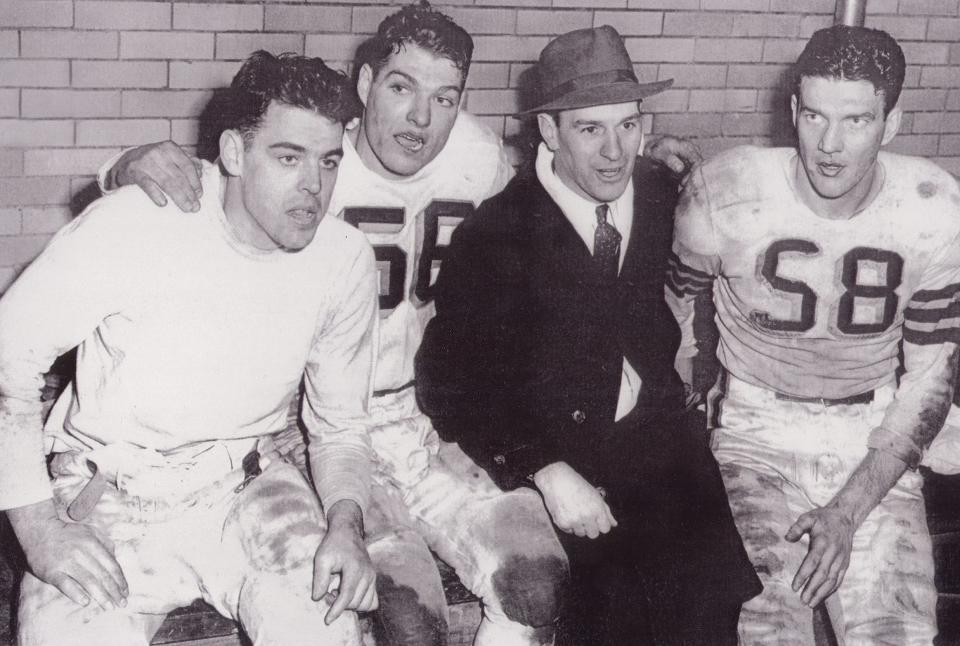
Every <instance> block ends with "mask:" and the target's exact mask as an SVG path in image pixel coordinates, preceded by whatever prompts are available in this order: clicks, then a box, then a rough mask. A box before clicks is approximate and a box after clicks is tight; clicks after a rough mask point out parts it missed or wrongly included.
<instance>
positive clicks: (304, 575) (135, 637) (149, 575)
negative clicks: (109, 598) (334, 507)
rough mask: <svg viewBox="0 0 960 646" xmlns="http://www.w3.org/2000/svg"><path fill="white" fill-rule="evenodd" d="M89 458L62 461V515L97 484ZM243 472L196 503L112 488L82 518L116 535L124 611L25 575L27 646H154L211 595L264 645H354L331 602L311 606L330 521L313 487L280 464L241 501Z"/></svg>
mask: <svg viewBox="0 0 960 646" xmlns="http://www.w3.org/2000/svg"><path fill="white" fill-rule="evenodd" d="M85 464H86V459H85V458H83V456H82V455H81V454H65V456H64V457H63V459H61V458H59V457H58V458H57V459H55V460H54V469H53V470H54V472H55V479H54V487H55V501H56V502H57V505H58V508H59V509H60V510H61V511H62V510H63V509H64V508H65V506H66V505H67V504H69V502H70V501H71V500H72V499H73V498H74V497H75V496H76V494H77V493H78V492H79V490H80V489H81V488H82V487H83V485H84V484H85V483H86V481H87V480H89V477H90V475H91V474H90V472H89V471H86V470H85V469H86V467H85ZM242 479H243V473H242V472H234V473H232V474H229V475H228V476H227V477H226V478H224V479H223V480H221V481H219V482H217V483H214V484H211V485H210V486H208V487H207V488H205V489H204V490H202V493H201V494H200V495H199V496H198V497H197V498H196V499H194V500H193V501H192V502H190V503H189V504H182V503H180V502H177V503H173V504H168V502H167V501H160V500H151V501H145V500H141V499H138V498H135V497H132V496H128V495H126V494H124V493H122V492H119V491H117V490H115V489H108V490H107V492H106V493H105V494H104V495H103V497H102V498H101V499H100V501H99V503H98V504H97V506H96V508H95V509H94V510H93V512H92V513H91V514H90V516H89V517H88V518H87V519H85V520H84V521H83V522H84V523H85V524H87V525H88V526H90V527H91V528H93V529H94V531H97V532H99V533H101V534H102V535H104V536H105V537H108V538H109V539H110V540H111V541H112V542H113V544H114V545H115V556H116V558H117V561H118V562H119V564H120V566H121V569H122V570H123V573H124V576H125V577H126V579H127V583H128V585H129V589H130V594H129V597H128V603H127V606H126V607H125V608H118V609H116V610H107V611H105V610H101V609H100V608H99V607H96V604H90V605H88V606H87V607H79V606H77V605H76V604H74V603H73V602H72V601H70V599H68V598H67V597H66V596H64V595H63V594H61V593H60V592H59V590H57V589H56V588H54V587H53V586H51V585H48V584H46V583H43V582H41V581H39V580H38V579H36V578H35V577H32V576H30V575H28V576H27V577H26V578H25V579H24V583H23V586H22V587H21V595H20V609H19V636H18V643H19V644H21V646H41V645H47V644H49V645H59V644H63V643H65V640H67V641H68V642H69V643H70V644H71V645H78V646H87V645H90V646H93V645H97V646H103V645H107V646H112V645H113V644H116V645H117V646H128V645H131V644H144V645H145V644H147V643H148V641H149V639H150V637H151V636H152V634H153V633H154V632H155V631H156V629H157V628H158V627H159V625H160V623H161V622H162V619H163V617H164V616H165V614H166V613H167V612H169V611H170V610H172V609H174V608H177V607H179V606H182V605H186V604H189V603H190V602H192V601H193V600H195V599H197V598H203V599H204V600H205V601H207V602H208V603H210V604H211V605H213V606H214V607H215V608H216V609H217V610H218V611H219V612H220V613H221V614H223V615H225V616H227V617H230V618H233V619H235V620H238V621H240V623H241V624H242V625H243V627H244V629H245V630H246V631H247V633H248V634H249V635H250V637H251V639H252V640H253V643H254V644H255V645H256V646H273V645H275V644H276V645H280V644H284V645H289V644H298V643H302V642H303V635H305V634H312V635H316V639H317V641H318V643H321V644H325V645H327V644H329V645H331V646H357V645H358V644H359V631H358V628H357V621H356V616H355V614H354V613H347V614H345V615H344V616H342V617H341V618H340V619H338V620H337V621H336V622H334V623H333V624H332V625H331V626H327V625H326V624H325V623H324V620H323V619H324V615H325V614H326V611H327V610H328V608H329V606H328V605H327V603H326V602H325V601H321V602H313V601H312V600H311V598H310V595H311V585H312V573H313V556H314V554H315V552H316V549H317V546H318V545H319V544H320V540H321V539H322V537H323V532H324V531H325V523H324V520H323V516H322V513H321V512H320V508H319V504H318V502H317V501H316V497H315V496H314V495H312V492H311V489H310V488H309V485H308V484H307V483H306V482H305V481H304V480H303V478H302V477H301V476H300V474H299V473H298V472H297V471H296V470H295V469H294V468H293V467H291V466H289V465H285V464H282V463H280V462H274V463H272V464H270V465H269V466H267V467H266V468H265V469H264V472H263V473H262V474H261V475H260V476H258V477H257V478H256V479H254V480H253V481H252V482H251V483H250V484H249V485H248V486H247V487H246V488H245V489H243V490H242V491H241V492H239V493H236V492H235V491H234V489H235V487H236V486H237V485H238V484H239V482H240V481H241V480H242Z"/></svg>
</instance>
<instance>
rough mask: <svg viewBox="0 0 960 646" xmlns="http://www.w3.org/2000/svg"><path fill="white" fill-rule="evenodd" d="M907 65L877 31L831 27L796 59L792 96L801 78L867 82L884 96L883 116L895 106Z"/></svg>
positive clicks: (887, 36)
mask: <svg viewBox="0 0 960 646" xmlns="http://www.w3.org/2000/svg"><path fill="white" fill-rule="evenodd" d="M906 67H907V63H906V60H905V59H904V57H903V50H902V49H900V45H898V44H897V41H896V40H894V38H893V36H891V35H890V34H888V33H887V32H885V31H881V30H879V29H870V28H868V27H850V26H847V25H834V26H833V27H827V28H826V29H820V30H818V31H816V32H815V33H814V34H813V36H812V37H811V38H810V40H809V41H808V42H807V45H806V47H804V48H803V52H801V53H800V57H799V58H797V63H796V66H795V68H794V69H795V76H794V93H795V94H796V96H797V98H799V97H800V81H801V80H803V78H804V77H808V76H819V77H823V78H834V79H843V80H847V81H869V82H870V83H872V84H873V87H874V88H875V89H876V91H877V92H878V93H879V92H882V93H883V106H884V113H885V114H889V112H890V110H892V109H893V107H894V106H895V105H897V100H898V99H899V98H900V90H901V89H902V88H903V76H904V74H905V72H906Z"/></svg>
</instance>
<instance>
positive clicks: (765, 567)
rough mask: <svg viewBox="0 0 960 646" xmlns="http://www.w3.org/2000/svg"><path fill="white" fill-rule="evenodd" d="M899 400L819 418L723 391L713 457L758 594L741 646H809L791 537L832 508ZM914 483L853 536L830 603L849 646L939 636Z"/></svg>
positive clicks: (799, 553) (736, 389) (797, 550)
mask: <svg viewBox="0 0 960 646" xmlns="http://www.w3.org/2000/svg"><path fill="white" fill-rule="evenodd" d="M893 392H894V389H893V387H892V386H885V387H882V388H879V389H878V390H876V391H875V394H874V400H873V402H871V403H869V404H853V405H840V406H824V405H823V404H820V403H816V404H813V403H799V402H791V401H784V400H781V399H778V398H777V397H776V394H775V393H774V392H773V391H770V390H767V389H764V388H759V387H757V386H753V385H750V384H747V383H746V382H744V381H741V380H739V379H737V378H735V377H733V376H730V377H729V378H728V380H727V388H726V395H725V397H724V399H723V401H722V403H721V409H720V418H719V421H720V427H719V428H717V429H715V430H714V433H713V451H714V455H715V456H716V458H717V462H718V463H719V464H720V471H721V473H722V475H723V480H724V484H725V485H726V488H727V495H728V496H729V499H730V506H731V508H732V510H733V516H734V519H735V521H736V523H737V528H738V529H739V531H740V535H741V537H742V538H743V542H744V545H745V546H746V548H747V553H748V554H749V556H750V560H751V562H752V563H753V565H754V567H755V568H756V570H757V573H758V575H759V576H760V579H761V580H762V581H763V585H764V590H763V592H762V593H761V594H760V595H759V596H757V597H755V598H753V599H752V600H750V601H748V602H747V603H746V604H744V606H743V610H742V612H741V613H740V638H741V644H743V645H744V646H753V645H757V646H759V645H763V646H770V645H781V646H788V645H790V646H792V645H798V646H801V645H802V646H807V645H812V644H813V643H814V641H813V623H812V612H811V610H810V608H808V607H806V606H805V605H803V603H802V602H801V600H800V593H799V592H794V591H793V590H792V589H791V587H790V584H791V582H792V580H793V577H794V575H795V574H796V572H797V570H798V569H799V567H800V564H801V562H802V561H803V559H804V557H805V556H806V553H807V540H806V538H804V539H802V540H801V541H799V542H797V543H789V542H787V541H786V540H785V539H784V534H786V532H787V529H788V528H789V527H790V526H791V525H792V524H793V523H794V522H795V521H796V519H797V518H798V517H799V516H800V515H801V514H803V513H804V512H807V511H810V510H812V509H814V508H816V507H819V506H823V505H824V504H826V503H827V502H828V501H829V500H830V499H831V498H832V497H833V495H834V494H835V493H836V492H837V491H838V490H839V489H840V488H841V487H842V486H843V485H844V483H846V481H847V479H848V478H849V477H850V475H851V474H852V473H853V471H854V469H855V468H856V467H857V465H858V464H859V463H860V461H861V460H862V459H863V457H864V456H865V455H866V453H867V438H868V436H869V434H870V431H871V430H872V429H873V428H876V427H877V426H879V424H880V422H881V420H882V419H883V413H884V410H885V409H886V407H887V405H888V404H889V403H890V401H891V400H892V399H893ZM922 484H923V479H922V477H921V476H920V475H919V474H918V473H916V472H914V471H908V472H907V473H905V474H904V475H903V477H902V478H901V479H900V481H899V482H898V483H897V484H896V486H894V488H893V489H891V490H890V492H889V493H888V494H887V495H886V496H885V497H884V498H883V500H882V501H881V502H880V504H879V505H878V506H877V507H876V508H875V509H874V510H873V511H872V512H871V513H870V515H869V516H868V517H867V519H866V520H865V521H864V523H863V525H861V526H860V528H859V529H858V530H857V532H856V534H855V535H854V540H853V552H852V554H851V555H850V567H849V569H848V570H847V573H846V576H845V577H844V579H843V583H842V584H841V586H840V588H839V589H838V590H837V592H836V593H835V594H833V595H832V596H831V597H830V598H829V599H828V600H827V610H828V612H829V613H830V618H831V622H832V624H833V627H834V632H835V633H836V634H837V637H838V639H839V640H841V643H842V644H845V645H846V646H913V645H917V646H919V645H921V644H923V645H926V646H929V645H930V644H931V643H932V642H933V638H934V637H935V636H936V633H937V630H936V599H937V593H936V588H935V587H934V580H933V554H932V547H931V543H930V535H929V532H928V530H927V520H926V511H925V509H924V505H923V496H922V494H921V491H920V488H921V486H922Z"/></svg>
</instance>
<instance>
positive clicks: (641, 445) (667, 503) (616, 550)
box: [561, 413, 759, 646]
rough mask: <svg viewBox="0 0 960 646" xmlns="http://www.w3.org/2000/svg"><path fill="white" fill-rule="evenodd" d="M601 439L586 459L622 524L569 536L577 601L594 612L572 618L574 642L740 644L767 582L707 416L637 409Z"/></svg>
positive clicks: (591, 476) (686, 645)
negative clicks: (741, 623)
mask: <svg viewBox="0 0 960 646" xmlns="http://www.w3.org/2000/svg"><path fill="white" fill-rule="evenodd" d="M591 444H592V447H593V448H592V449H591V450H590V453H589V455H588V457H587V458H586V459H583V460H582V461H581V462H580V463H579V466H580V468H581V469H582V470H583V475H584V477H586V478H587V480H588V481H590V482H592V483H594V484H597V485H600V486H602V487H603V488H604V489H605V491H606V501H607V504H608V505H609V506H610V509H611V511H612V512H613V515H614V517H615V518H616V519H617V522H618V525H617V527H615V528H613V529H612V530H611V531H610V533H609V534H606V535H603V536H601V537H599V538H597V539H584V538H577V537H573V536H569V535H561V536H562V537H563V542H564V546H565V547H567V548H568V554H569V556H570V567H571V576H572V579H573V583H574V586H573V587H574V595H575V599H576V600H575V601H574V602H573V603H571V604H570V605H571V607H572V608H574V609H576V608H579V607H580V606H583V607H586V608H589V609H590V611H589V612H583V613H579V612H576V611H571V612H570V613H568V614H567V616H566V617H565V624H566V625H567V626H568V627H569V632H570V633H572V642H571V643H572V644H575V645H576V646H580V645H581V644H590V645H591V646H592V645H593V644H595V643H596V644H603V645H611V646H612V645H614V644H616V645H618V646H619V645H620V644H625V643H630V644H633V643H637V644H643V645H646V644H656V645H657V646H667V645H669V646H721V645H723V646H733V645H734V644H736V643H737V632H736V620H737V616H738V614H739V611H740V605H741V604H742V602H743V601H744V600H745V599H747V598H749V596H751V595H752V594H755V593H756V592H757V591H758V589H759V583H758V581H757V580H756V577H755V575H754V573H753V569H752V567H751V566H750V563H749V560H748V559H747V555H746V553H745V551H744V549H743V545H742V543H741V541H740V537H739V535H738V534H737V531H736V527H735V525H734V523H733V518H732V516H731V514H730V510H729V506H728V504H727V500H726V496H725V492H724V488H723V482H722V480H721V477H720V474H719V471H718V468H717V465H716V462H715V461H714V459H713V456H712V455H711V453H710V451H709V448H708V446H707V441H706V436H705V428H704V420H703V416H702V415H697V414H694V413H687V414H677V415H664V416H663V417H662V418H660V417H658V418H651V419H645V418H643V417H642V416H641V415H640V414H639V413H636V414H632V415H629V416H627V417H626V418H624V419H623V420H621V421H620V422H618V423H617V424H616V425H614V427H613V428H612V429H610V430H609V432H607V433H605V434H603V435H601V436H600V437H596V438H592V439H591ZM577 624H580V625H579V626H578V625H577ZM578 637H579V641H577V638H578Z"/></svg>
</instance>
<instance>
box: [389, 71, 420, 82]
mask: <svg viewBox="0 0 960 646" xmlns="http://www.w3.org/2000/svg"><path fill="white" fill-rule="evenodd" d="M394 74H396V75H397V76H402V77H403V78H404V79H405V80H406V81H407V82H409V83H410V84H412V85H420V83H418V82H417V79H415V78H414V77H412V76H410V75H409V74H407V73H406V72H401V71H400V70H390V73H389V74H387V76H393V75H394Z"/></svg>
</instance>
